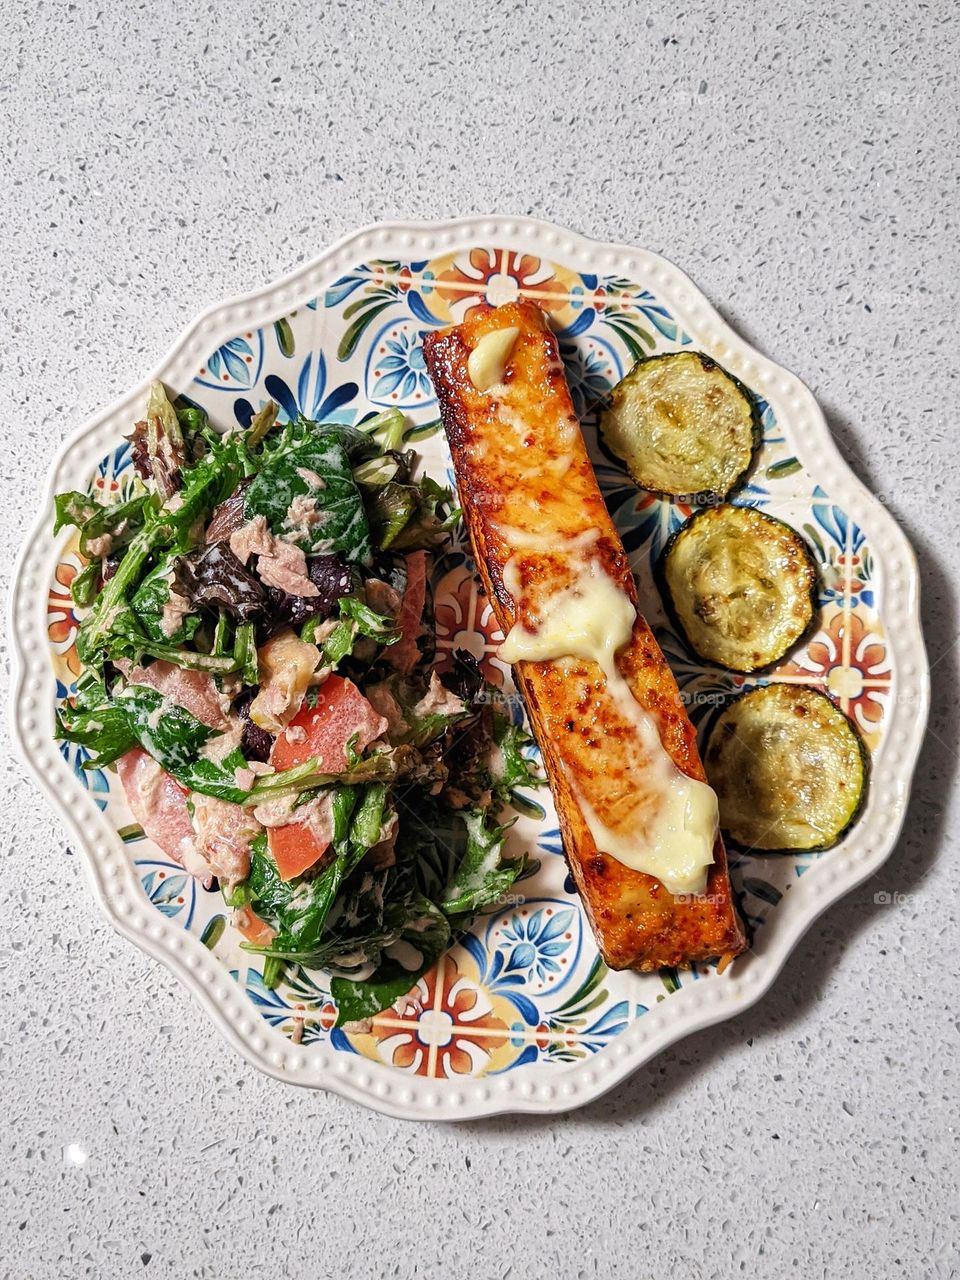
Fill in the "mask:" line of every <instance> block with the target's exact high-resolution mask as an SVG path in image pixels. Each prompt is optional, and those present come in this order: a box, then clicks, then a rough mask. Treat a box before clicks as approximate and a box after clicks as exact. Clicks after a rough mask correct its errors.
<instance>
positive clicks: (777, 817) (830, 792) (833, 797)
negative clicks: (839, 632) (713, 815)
mask: <svg viewBox="0 0 960 1280" xmlns="http://www.w3.org/2000/svg"><path fill="white" fill-rule="evenodd" d="M704 767H705V769H706V773H707V779H708V781H709V783H710V785H711V786H712V787H713V789H714V791H716V793H717V800H718V802H719V805H720V827H721V829H722V831H723V833H724V836H725V837H726V838H727V839H728V840H729V841H730V842H732V843H733V844H734V845H736V847H737V848H739V849H742V850H745V851H748V852H754V853H798V852H803V853H812V852H819V851H821V850H824V849H832V848H833V846H834V845H835V844H837V843H838V841H839V840H840V839H841V838H842V837H843V835H844V834H845V833H846V832H847V831H849V829H850V827H851V826H852V825H853V824H854V823H855V822H856V820H857V818H858V817H859V816H860V813H861V811H862V809H863V805H864V801H865V799H866V793H867V781H868V778H869V772H870V757H869V754H868V752H867V749H866V746H865V744H864V741H863V739H862V738H861V736H860V734H859V733H858V732H857V730H856V728H855V726H854V724H853V722H852V721H851V720H850V718H849V716H847V715H845V714H844V713H843V712H842V711H841V710H840V708H839V707H838V706H837V705H836V703H835V702H834V701H833V700H832V699H831V698H829V697H828V696H827V695H826V694H825V693H823V692H822V691H821V690H819V689H815V688H813V687H812V686H810V685H794V684H769V685H760V686H758V687H756V688H753V689H749V690H747V691H745V692H744V693H741V694H740V695H739V696H738V697H736V698H734V699H733V700H732V701H730V702H728V703H727V705H726V707H724V709H723V711H722V712H721V713H720V715H719V716H718V717H717V720H716V721H715V722H714V725H713V727H712V729H711V731H710V737H709V740H708V743H707V748H706V751H705V753H704Z"/></svg>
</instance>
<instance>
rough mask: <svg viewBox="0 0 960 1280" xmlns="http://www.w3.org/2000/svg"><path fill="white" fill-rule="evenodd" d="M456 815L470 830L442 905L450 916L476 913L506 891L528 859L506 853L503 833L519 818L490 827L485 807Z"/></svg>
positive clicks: (465, 810)
mask: <svg viewBox="0 0 960 1280" xmlns="http://www.w3.org/2000/svg"><path fill="white" fill-rule="evenodd" d="M457 816H458V817H459V818H460V819H461V821H462V822H463V824H464V826H465V827H466V829H467V848H466V852H465V853H464V855H463V859H462V860H461V862H460V865H459V867H458V868H457V869H456V871H455V872H454V874H453V876H452V877H451V879H450V881H449V882H448V884H447V887H446V890H445V892H444V895H443V900H442V901H441V904H440V905H441V907H442V908H443V910H444V911H445V912H446V913H447V915H451V916H456V915H474V914H476V912H477V911H479V910H480V909H481V908H482V907H486V906H489V905H490V904H491V903H492V902H496V901H497V900H498V899H499V898H500V897H502V895H503V894H504V893H506V891H507V890H508V889H509V888H510V886H511V885H512V884H513V882H514V880H516V878H517V876H518V875H519V874H520V872H521V871H522V870H523V867H524V864H525V859H524V858H523V857H521V858H516V859H514V860H512V861H510V860H506V859H504V856H503V843H504V835H505V834H506V832H507V831H508V830H509V829H510V827H512V826H513V823H514V822H516V818H514V819H513V821H512V822H508V823H505V824H504V825H503V826H497V825H496V824H494V825H493V826H488V825H487V814H486V812H485V811H484V810H483V809H464V810H462V811H461V812H460V813H458V814H457Z"/></svg>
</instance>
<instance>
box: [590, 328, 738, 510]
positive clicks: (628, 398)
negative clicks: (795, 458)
mask: <svg viewBox="0 0 960 1280" xmlns="http://www.w3.org/2000/svg"><path fill="white" fill-rule="evenodd" d="M600 432H601V435H602V437H603V440H604V443H605V444H606V446H607V448H608V449H609V450H610V451H611V452H612V453H614V454H616V456H617V457H618V458H620V459H621V461H623V462H625V463H626V464H627V470H628V471H629V472H630V474H631V476H632V477H633V479H634V480H635V482H636V483H637V484H638V485H639V486H640V488H641V489H649V490H651V491H652V492H654V493H662V494H665V495H667V496H669V497H672V498H683V499H685V500H686V501H687V502H691V503H703V502H718V501H720V500H721V499H722V498H725V497H726V496H727V494H728V493H730V492H731V491H732V490H733V489H734V488H735V486H736V485H737V484H739V482H740V481H741V480H742V479H743V477H744V475H745V474H746V472H747V469H748V468H749V466H750V462H751V460H752V458H753V453H754V450H755V449H756V447H757V445H758V444H759V443H760V434H761V432H760V418H759V415H758V413H757V409H756V405H755V404H754V400H753V397H752V396H751V395H750V392H749V391H748V390H747V389H746V387H745V386H744V385H743V384H742V383H741V382H738V381H737V379H736V378H735V377H733V375H732V374H729V373H727V371H726V370H725V369H721V368H720V366H719V365H718V364H716V363H715V362H714V361H713V360H711V359H710V357H709V356H705V355H703V353H702V352H699V351H677V352H672V353H670V354H668V355H662V356H651V357H650V358H649V359H645V360H640V361H639V362H638V363H637V364H635V365H634V366H633V368H632V369H631V370H630V372H629V373H628V374H627V376H626V377H625V378H624V379H623V381H622V382H619V383H618V384H617V385H616V386H615V387H614V389H613V391H612V392H611V393H610V400H609V403H608V405H607V408H606V409H605V410H604V411H603V414H602V416H601V419H600Z"/></svg>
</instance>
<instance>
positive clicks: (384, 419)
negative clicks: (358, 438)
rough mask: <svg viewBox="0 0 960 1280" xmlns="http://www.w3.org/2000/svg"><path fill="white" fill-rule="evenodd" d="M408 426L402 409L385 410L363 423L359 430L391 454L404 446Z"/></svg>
mask: <svg viewBox="0 0 960 1280" xmlns="http://www.w3.org/2000/svg"><path fill="white" fill-rule="evenodd" d="M406 425H407V420H406V417H405V416H404V414H403V411H402V410H401V409H384V410H383V412H382V413H376V414H374V415H373V417H371V418H366V419H365V420H364V421H363V422H361V423H360V426H359V428H358V430H359V431H361V432H362V433H363V434H364V435H367V436H369V437H371V438H372V439H374V440H376V441H377V443H378V444H379V445H380V446H381V449H382V451H383V452H384V453H389V452H390V450H391V449H399V448H400V446H401V445H402V444H403V433H404V429H405V427H406Z"/></svg>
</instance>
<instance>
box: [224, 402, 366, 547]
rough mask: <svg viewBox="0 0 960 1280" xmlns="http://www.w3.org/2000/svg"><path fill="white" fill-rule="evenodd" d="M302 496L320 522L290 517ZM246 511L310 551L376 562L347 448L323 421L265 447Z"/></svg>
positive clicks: (290, 430) (295, 428)
mask: <svg viewBox="0 0 960 1280" xmlns="http://www.w3.org/2000/svg"><path fill="white" fill-rule="evenodd" d="M311 477H315V478H316V479H311ZM318 482H319V483H318ZM297 498H300V499H304V500H306V501H307V502H312V503H313V504H314V506H315V508H316V510H317V511H319V512H320V513H321V519H320V520H319V521H318V522H317V523H316V524H314V525H308V524H307V523H304V522H297V521H295V520H291V518H290V506H291V503H293V502H294V500H295V499H297ZM244 514H245V515H246V517H247V519H252V518H253V517H255V516H263V517H264V518H265V519H266V521H267V524H268V525H269V526H270V528H271V530H272V531H273V533H275V534H276V535H278V536H282V537H284V538H285V539H286V540H287V541H288V542H293V543H295V544H296V545H297V546H299V547H302V548H303V550H304V551H305V552H307V553H308V554H309V553H311V552H319V551H334V552H337V553H339V554H341V555H343V556H344V557H345V558H346V559H347V560H350V561H353V562H355V563H358V564H364V565H367V564H370V563H371V549H370V530H369V527H368V525H367V517H366V513H365V512H364V509H363V500H362V499H361V497H360V490H359V489H358V488H357V485H356V482H355V480H354V478H353V471H352V469H351V466H350V460H349V458H348V456H347V451H346V449H345V448H344V445H343V444H342V443H341V442H340V440H338V439H337V438H336V436H335V435H334V434H333V433H332V432H329V431H327V430H326V428H325V427H324V426H322V425H318V424H315V423H309V422H305V421H302V420H301V421H298V422H296V423H293V424H292V425H291V426H288V427H287V428H285V429H284V431H283V432H282V433H281V435H280V436H279V437H278V439H277V441H276V442H275V443H274V444H273V445H265V446H264V455H263V464H262V466H261V468H260V471H259V473H258V475H257V476H256V478H255V479H254V481H253V483H252V484H251V485H250V487H249V489H248V490H247V492H246V496H245V498H244Z"/></svg>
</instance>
